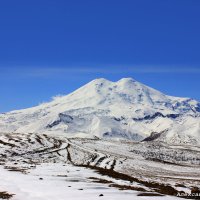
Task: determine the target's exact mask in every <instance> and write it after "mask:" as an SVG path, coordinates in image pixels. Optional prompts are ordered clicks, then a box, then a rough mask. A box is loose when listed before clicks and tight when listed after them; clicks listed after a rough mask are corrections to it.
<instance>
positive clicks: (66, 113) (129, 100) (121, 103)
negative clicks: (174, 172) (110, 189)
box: [0, 78, 200, 143]
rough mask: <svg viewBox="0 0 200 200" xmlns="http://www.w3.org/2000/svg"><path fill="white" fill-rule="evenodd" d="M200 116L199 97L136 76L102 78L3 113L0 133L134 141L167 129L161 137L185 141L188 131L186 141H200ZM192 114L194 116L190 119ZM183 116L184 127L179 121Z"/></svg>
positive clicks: (0, 118) (0, 121)
mask: <svg viewBox="0 0 200 200" xmlns="http://www.w3.org/2000/svg"><path fill="white" fill-rule="evenodd" d="M199 116H200V104H199V103H198V102H197V101H195V100H192V99H189V98H177V97H171V96H167V95H164V94H163V93H161V92H159V91H157V90H155V89H152V88H150V87H148V86H145V85H143V84H142V83H139V82H137V81H135V80H134V79H132V78H123V79H121V80H119V81H117V82H111V81H108V80H106V79H102V78H100V79H95V80H93V81H91V82H89V83H88V84H86V85H84V86H83V87H81V88H79V89H78V90H76V91H74V92H73V93H71V94H69V95H66V96H62V97H57V98H55V99H54V100H53V101H52V102H49V103H44V104H42V105H39V106H37V107H33V108H29V109H24V110H19V111H13V112H9V113H6V114H1V115H0V132H22V133H27V132H36V133H48V134H49V133H52V134H66V135H68V136H69V137H100V138H101V137H106V138H124V139H131V140H143V139H144V138H146V137H148V136H151V134H152V133H158V134H160V133H165V134H162V140H166V141H167V142H170V141H172V140H173V141H174V140H176V141H179V143H181V141H182V139H180V138H182V137H183V136H184V141H185V140H187V139H185V138H188V137H186V136H188V135H189V136H191V137H192V138H193V137H194V138H193V139H194V140H193V139H192V140H193V141H195V142H198V139H200V136H199V135H200V133H199V130H200V129H199V126H197V127H198V128H195V124H197V125H198V123H199ZM189 118H192V119H193V120H186V119H189ZM184 120H186V121H187V124H188V125H187V128H186V129H183V128H182V127H183V126H182V125H181V124H182V123H183V121H184ZM190 121H191V123H190ZM172 127H173V128H172ZM190 127H191V130H192V133H190ZM179 130H181V131H179ZM167 133H170V134H169V135H167ZM160 135H161V134H160ZM164 135H166V136H165V137H164ZM177 135H178V136H177ZM175 136H176V137H175ZM160 138H161V137H160Z"/></svg>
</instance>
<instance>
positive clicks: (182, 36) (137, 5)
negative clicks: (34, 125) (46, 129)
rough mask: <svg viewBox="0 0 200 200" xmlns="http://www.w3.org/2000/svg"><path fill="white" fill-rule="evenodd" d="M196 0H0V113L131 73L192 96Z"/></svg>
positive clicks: (197, 48) (199, 15)
mask: <svg viewBox="0 0 200 200" xmlns="http://www.w3.org/2000/svg"><path fill="white" fill-rule="evenodd" d="M199 10H200V1H199V0H163V1H161V0H151V1H149V0H101V1H94V0H84V1H83V0H73V1H72V0H71V1H68V0H40V1H39V0H34V1H33V0H29V1H27V0H18V1H16V0H8V1H1V2H0V112H6V111H9V110H13V109H20V108H26V107H30V106H34V105H37V104H38V103H41V102H44V101H49V100H50V98H51V96H55V95H57V94H67V93H69V92H71V91H73V90H74V89H76V88H78V87H80V86H81V85H83V84H85V83H87V82H88V81H90V80H92V79H95V78H99V77H104V78H107V79H110V80H113V81H116V80H118V79H120V78H122V77H133V78H135V79H136V80H138V81H140V82H143V83H145V84H147V85H149V86H151V87H154V88H156V89H158V90H161V91H162V92H164V93H167V94H169V95H175V96H184V97H192V98H195V99H197V100H200V93H199V85H200V78H199V77H200V12H199Z"/></svg>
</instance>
